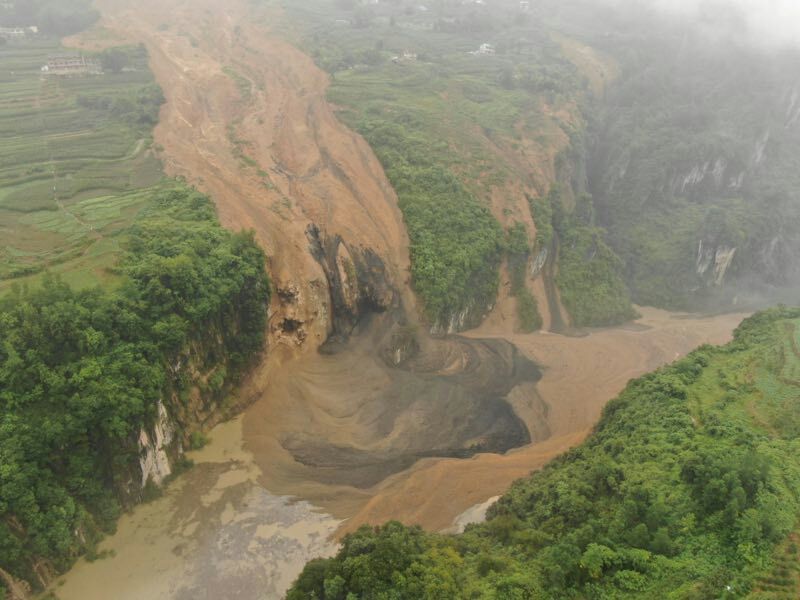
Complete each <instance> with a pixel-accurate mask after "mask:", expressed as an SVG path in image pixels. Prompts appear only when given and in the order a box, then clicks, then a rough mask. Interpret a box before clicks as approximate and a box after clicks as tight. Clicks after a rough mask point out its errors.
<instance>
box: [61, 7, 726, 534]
mask: <svg viewBox="0 0 800 600" xmlns="http://www.w3.org/2000/svg"><path fill="white" fill-rule="evenodd" d="M98 4H99V7H100V9H101V10H102V12H103V20H102V23H101V27H100V28H98V29H96V30H94V31H93V32H89V34H87V35H83V36H80V37H79V38H78V39H76V40H72V41H71V42H70V43H73V44H79V45H81V46H83V47H85V48H94V49H98V48H102V47H105V46H107V45H108V44H109V40H115V43H118V42H119V41H121V40H122V41H128V42H139V41H142V42H143V43H145V44H146V46H147V48H148V50H149V52H150V56H151V68H152V69H153V71H154V73H155V74H156V78H157V81H158V82H159V84H160V85H161V86H162V87H163V89H164V95H165V97H166V99H167V103H166V105H165V106H164V108H163V109H162V115H161V120H160V123H159V125H158V127H157V128H156V132H155V141H156V143H157V144H159V145H160V146H161V147H163V156H164V159H165V162H166V171H167V173H168V174H169V175H178V176H183V177H185V178H186V179H187V180H189V181H190V182H191V183H194V184H196V185H197V186H198V187H199V188H200V189H201V190H203V191H205V192H208V193H209V194H211V195H212V197H213V198H214V199H215V201H216V203H217V205H218V209H219V212H220V218H221V220H222V222H223V223H224V224H225V225H227V226H229V227H232V228H252V229H255V231H256V234H257V237H258V239H259V241H260V242H261V243H262V244H263V245H264V247H265V249H266V250H267V252H268V255H269V257H270V271H271V274H272V276H273V280H274V284H275V288H276V292H277V293H276V294H274V295H273V297H274V301H273V307H272V308H273V313H272V314H273V317H272V321H271V323H270V351H269V353H268V357H267V359H266V361H265V363H264V364H263V365H262V367H260V368H259V369H258V371H257V373H256V374H255V375H254V376H253V377H252V378H251V381H250V383H249V384H248V385H247V387H246V388H245V390H244V391H243V393H244V394H247V395H249V396H250V397H251V398H252V399H253V400H254V404H253V406H252V408H251V409H250V410H249V411H248V413H247V414H246V415H245V420H244V435H245V439H246V443H247V446H248V448H250V449H251V450H252V451H253V453H254V455H255V459H256V462H257V463H258V464H259V466H261V468H262V471H263V482H264V484H265V485H266V486H267V488H268V489H270V490H271V491H274V492H275V493H280V494H297V495H299V496H301V497H304V498H308V499H310V500H312V501H314V502H315V503H317V504H319V505H322V506H324V507H326V508H328V509H329V510H331V511H333V513H334V514H335V515H336V516H337V517H342V518H344V517H353V516H354V515H355V513H356V512H358V511H359V510H362V509H364V508H365V506H368V508H367V509H366V510H368V512H367V513H364V515H363V516H361V517H359V518H356V519H353V520H352V521H351V523H357V522H358V521H359V520H367V519H369V520H372V517H373V516H374V517H375V518H380V519H383V518H388V517H392V516H396V517H401V518H407V519H408V520H410V521H412V522H420V523H422V524H424V525H433V526H441V527H444V526H447V525H449V524H450V522H451V521H452V519H453V518H454V517H455V516H456V515H458V514H459V513H460V512H463V510H465V509H466V508H468V507H469V506H471V505H472V504H475V503H478V502H482V501H484V500H485V499H486V498H487V497H489V496H492V495H495V494H496V493H497V492H499V491H502V489H503V487H504V486H505V485H507V484H508V483H509V482H510V481H511V480H512V479H513V478H515V477H518V476H521V475H524V474H525V473H527V472H528V471H529V470H530V469H533V468H536V467H538V466H540V465H541V464H542V462H543V461H542V457H539V458H535V459H532V460H531V461H530V463H529V464H528V463H527V462H526V461H524V460H523V461H521V460H520V459H519V458H516V457H518V456H520V454H519V453H512V454H511V455H510V456H509V457H508V460H510V461H517V466H516V467H515V468H514V469H509V471H513V475H512V474H511V473H509V475H508V476H506V477H504V476H500V475H499V474H498V475H497V477H496V478H495V479H494V481H493V482H492V483H491V485H490V486H489V487H490V488H491V489H482V488H481V486H479V485H475V486H468V487H470V489H469V490H468V491H467V493H466V494H465V495H464V496H462V497H459V496H458V495H457V494H456V495H454V496H452V497H450V498H449V499H448V500H447V501H446V502H443V503H442V504H441V505H436V506H432V505H431V504H430V502H425V503H424V505H425V506H424V508H423V506H422V505H417V504H416V503H417V502H419V498H418V497H416V496H415V495H414V493H413V492H408V493H407V491H406V490H403V491H396V493H394V494H393V493H392V491H391V490H393V489H394V490H398V486H400V487H402V484H401V483H400V482H401V481H402V480H404V478H405V477H407V476H408V475H407V474H405V473H398V472H400V471H403V469H406V468H407V467H409V466H411V465H412V464H414V463H416V465H417V466H416V467H415V468H414V469H413V470H412V473H411V477H412V478H419V477H420V475H419V473H420V471H425V470H426V469H431V468H432V465H434V466H435V465H437V464H439V462H438V461H436V460H435V459H434V458H433V457H463V456H468V455H471V454H474V453H476V452H479V451H492V452H505V451H507V450H509V449H511V448H514V447H520V446H524V445H526V444H528V443H529V442H530V441H534V442H544V443H546V444H549V445H548V446H547V450H546V451H545V452H544V455H546V456H553V455H555V454H557V453H558V452H560V451H561V450H563V449H565V448H567V447H569V446H571V445H573V444H575V443H576V442H577V441H579V440H580V439H581V437H582V436H583V435H585V434H586V432H587V431H588V429H589V428H590V427H591V425H592V423H593V419H594V418H596V416H597V414H598V413H599V408H600V407H601V406H602V404H603V403H604V402H605V401H606V400H608V399H609V398H610V397H612V396H613V394H614V393H616V392H617V391H618V390H619V389H620V388H621V387H622V385H623V384H624V382H625V381H626V380H627V379H628V378H629V377H632V376H634V375H636V374H639V373H642V372H644V371H646V370H648V369H650V368H652V367H654V366H656V365H657V364H661V363H663V362H665V361H668V360H671V359H673V358H675V356H676V355H677V354H680V353H685V352H687V351H688V350H690V349H691V348H692V347H694V346H695V345H696V344H697V343H701V342H705V341H709V342H722V341H725V339H727V337H728V335H729V333H730V331H731V330H732V328H733V326H734V325H735V324H736V322H737V316H730V317H721V318H717V319H706V320H698V321H697V322H694V323H693V325H692V326H691V327H689V326H685V325H684V323H685V322H683V321H680V320H673V319H670V318H669V317H668V316H666V315H663V314H662V313H658V317H652V318H647V319H646V320H645V323H646V324H647V326H648V327H649V328H650V329H649V330H648V331H644V332H639V331H627V330H617V331H610V332H608V333H604V332H600V333H598V334H596V335H593V336H590V337H588V338H566V337H560V336H548V335H545V334H542V335H537V336H534V337H527V336H520V337H519V338H515V339H514V340H513V341H514V342H515V343H517V344H518V345H519V346H520V347H523V348H524V353H520V352H519V351H518V350H517V349H516V348H515V347H514V346H513V345H512V344H511V343H509V341H507V340H505V339H502V338H504V337H508V335H509V333H510V331H511V330H512V329H513V327H509V326H508V325H505V324H504V323H505V321H503V320H502V319H496V318H493V319H490V320H489V323H492V324H494V325H493V326H492V327H494V329H492V327H490V326H487V327H486V328H485V329H484V330H481V337H482V338H487V339H472V338H466V337H451V338H447V339H446V340H444V341H441V340H430V339H428V337H427V336H426V335H423V334H421V333H419V331H420V326H419V325H418V324H417V323H416V321H415V318H414V316H413V315H414V313H415V306H414V299H413V296H412V295H411V294H410V292H409V291H408V285H407V284H408V269H409V265H408V240H407V238H406V236H405V232H404V226H403V221H402V218H401V215H400V212H399V210H398V209H397V199H396V197H395V195H394V193H393V191H392V189H391V186H390V185H389V183H388V181H387V180H386V178H385V176H384V175H383V171H382V169H381V167H380V164H379V163H378V161H377V160H376V159H375V157H374V155H373V154H372V152H371V150H370V148H369V146H367V144H366V143H365V142H364V141H363V140H362V139H361V138H359V137H358V136H357V135H355V134H354V133H352V132H351V131H350V130H349V129H347V128H346V127H345V126H343V125H342V124H341V123H340V122H339V121H338V120H337V119H336V117H335V115H334V113H333V111H332V109H331V107H330V105H329V104H328V103H327V101H326V98H325V91H326V86H327V81H328V79H327V77H326V76H325V74H324V73H322V72H321V71H320V70H319V69H318V68H317V67H316V66H315V65H314V64H313V62H312V61H311V59H310V58H308V57H307V56H305V55H304V54H303V53H301V52H300V51H299V50H297V49H296V48H294V47H293V46H291V45H290V44H288V43H286V42H285V41H283V40H282V39H280V38H279V37H278V36H277V35H276V33H275V32H274V31H273V30H272V29H271V21H270V16H269V15H270V13H269V12H264V13H258V18H253V17H252V16H251V15H250V13H249V12H248V11H250V10H251V9H250V7H249V6H248V4H247V3H245V2H232V3H226V5H225V6H221V5H220V4H219V3H217V2H213V1H212V0H203V1H199V2H198V1H192V2H188V1H181V0H170V1H168V2H156V1H154V0H147V1H146V2H144V4H143V5H142V6H141V7H137V8H136V9H135V10H134V9H131V8H130V7H128V6H127V3H126V2H122V1H116V0H103V1H101V2H99V3H98ZM310 230H315V231H317V233H316V234H315V235H310V233H309V232H310ZM318 238H321V239H322V244H321V245H322V247H323V256H322V259H323V260H320V256H319V254H317V255H316V256H315V252H313V249H314V248H313V246H314V243H315V239H318ZM330 240H337V243H327V242H329V241H330ZM367 253H371V255H372V256H373V257H377V260H378V262H379V264H380V266H381V269H378V271H379V276H377V280H376V281H372V282H370V283H371V285H370V286H369V289H368V290H366V291H365V290H362V289H358V288H359V282H358V281H356V278H355V277H351V275H350V274H349V273H348V271H351V270H352V268H353V266H355V267H358V266H359V265H360V263H361V262H362V259H363V258H364V257H365V256H366V254H367ZM348 265H350V266H348ZM374 271H375V270H374V269H373V271H371V273H372V274H373V276H374ZM362 279H363V278H362ZM352 288H356V290H355V291H354V290H353V289H352ZM376 290H378V291H376ZM337 300H338V305H337ZM365 307H366V308H365ZM333 309H337V310H336V313H335V314H334V315H333V318H332V319H329V318H328V315H329V314H330V312H331V311H333ZM370 309H377V310H379V311H385V313H384V314H380V315H377V316H374V317H373V318H371V319H370V318H366V317H368V315H369V312H370ZM498 310H501V308H498ZM344 313H348V314H351V315H352V316H353V317H354V318H353V319H351V320H350V321H346V320H344V319H342V318H341V315H342V314H344ZM360 316H361V317H365V318H364V319H362V323H361V325H360V326H359V327H358V329H357V330H356V331H354V332H352V333H353V335H352V337H351V338H350V341H349V342H347V341H345V342H343V343H341V344H339V345H338V346H337V347H335V348H333V349H332V351H331V352H330V353H326V354H320V353H318V352H317V351H316V347H317V346H318V345H319V344H321V343H322V342H323V341H324V340H325V339H327V337H328V336H329V334H331V333H338V334H341V336H340V337H341V338H342V339H346V338H347V335H348V334H349V333H351V331H350V327H349V326H352V323H353V322H354V321H355V320H357V318H358V317H360ZM329 320H330V321H331V322H332V324H331V325H329V323H328V321H329ZM403 328H407V329H411V330H413V331H416V332H417V334H416V336H415V337H416V338H417V340H418V343H419V346H420V348H419V350H418V353H416V354H414V352H411V353H410V356H408V357H407V358H403V359H402V360H400V361H399V363H400V364H399V365H395V364H393V363H394V362H395V361H394V359H393V357H392V353H393V352H395V351H397V350H398V348H399V349H400V350H401V354H402V348H401V346H402V342H398V340H397V339H396V334H397V331H398V329H403ZM488 338H495V339H492V340H489V339H488ZM592 340H596V342H597V344H593V343H592ZM564 346H565V347H564ZM572 353H575V356H581V357H582V358H583V359H582V360H574V359H573V358H572V357H570V356H569V355H570V354H572ZM623 357H625V358H627V359H630V360H629V361H626V360H624V358H623ZM533 360H535V361H536V362H537V363H538V364H540V365H543V366H544V367H545V369H546V370H545V378H544V380H543V381H542V382H541V384H540V390H548V393H547V394H546V395H545V394H544V393H542V392H541V391H540V392H537V391H536V386H535V385H533V384H534V383H535V382H536V380H537V379H538V378H539V372H538V368H537V367H536V366H535V365H534V363H533V362H532V361H533ZM562 360H563V361H564V365H565V366H564V367H563V368H568V369H570V372H569V373H570V374H569V377H563V376H562V377H559V378H558V380H557V382H553V383H550V386H551V387H550V388H547V387H546V386H547V385H548V377H547V373H548V371H547V369H548V368H555V365H558V368H559V369H560V368H562V366H561V362H560V361H562ZM551 365H552V366H551ZM566 365H569V366H568V367H566ZM551 372H552V371H551ZM556 372H558V371H556ZM595 377H600V379H599V380H595V379H594V378H595ZM576 382H582V384H581V385H578V386H577V387H576ZM511 407H513V408H514V410H511ZM444 423H446V424H447V425H446V426H445V425H443V424H444ZM554 423H555V424H556V426H557V428H555V429H554V427H553V424H554ZM554 431H557V433H558V434H559V437H558V438H557V440H556V441H554V440H552V439H550V440H548V439H547V438H549V437H551V436H552V435H553V432H554ZM529 447H530V448H541V446H539V444H538V443H536V444H533V445H532V446H529ZM538 451H539V450H537V452H538ZM420 458H426V460H423V461H422V462H417V461H418V459H420ZM482 460H490V461H493V460H498V461H500V460H502V459H501V458H498V457H495V458H488V459H487V458H484V457H483V455H482V456H481V457H480V458H476V459H473V460H468V461H456V462H453V463H451V462H450V461H445V462H444V463H442V464H446V465H448V468H450V467H449V466H450V465H452V464H455V465H459V464H463V465H473V466H475V468H476V469H483V468H484V467H483V465H482ZM520 463H521V464H520ZM462 469H464V471H465V472H464V481H470V480H471V479H473V476H472V475H471V474H470V473H469V468H463V467H462ZM455 472H457V470H454V473H455ZM392 474H395V475H394V477H393V478H391V479H390V480H386V477H387V476H389V475H392ZM435 477H436V476H434V478H435ZM447 485H448V486H452V488H453V489H458V488H459V487H461V485H460V484H459V482H458V479H457V478H454V479H453V480H452V481H449V482H448V484H447ZM442 487H443V488H446V486H442ZM376 494H378V495H379V496H380V498H381V499H379V500H374V499H373V496H375V495H376ZM390 497H391V500H386V498H390ZM404 498H405V500H404ZM384 502H387V503H388V505H391V506H393V507H395V509H396V512H394V509H390V508H387V509H384V508H376V506H379V505H382V503H384ZM404 503H408V505H409V508H407V509H406V510H404V509H403V508H402V507H401V505H402V504H404ZM411 505H415V506H416V508H415V509H413V510H412V509H411V508H410V507H411ZM369 511H371V512H369ZM367 515H370V516H369V517H368V516H367Z"/></svg>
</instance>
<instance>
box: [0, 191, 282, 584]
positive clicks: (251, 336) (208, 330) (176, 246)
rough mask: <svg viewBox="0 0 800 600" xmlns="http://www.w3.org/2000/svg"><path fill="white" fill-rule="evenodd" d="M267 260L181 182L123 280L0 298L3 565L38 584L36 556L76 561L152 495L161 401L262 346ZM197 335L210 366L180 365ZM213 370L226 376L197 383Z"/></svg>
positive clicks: (236, 370) (139, 225) (47, 287)
mask: <svg viewBox="0 0 800 600" xmlns="http://www.w3.org/2000/svg"><path fill="white" fill-rule="evenodd" d="M264 262H265V258H264V254H263V252H262V251H261V249H260V248H259V247H258V245H257V244H256V243H255V241H254V240H253V237H252V235H251V234H248V233H238V234H233V233H230V232H228V231H226V230H224V229H222V227H221V226H220V225H219V223H218V221H217V218H216V213H215V210H214V207H213V204H212V203H211V201H210V200H209V199H208V198H207V197H205V196H203V195H201V194H199V193H197V192H195V191H192V190H190V189H188V188H186V187H185V186H183V185H181V184H175V185H173V186H172V187H171V188H168V189H165V190H163V191H160V192H158V193H157V194H155V195H154V196H153V197H152V198H150V203H149V205H148V206H147V208H145V209H143V210H142V211H141V212H140V213H139V215H138V216H137V218H136V219H135V222H134V223H133V225H132V226H131V227H130V229H129V230H128V232H127V235H126V242H125V244H124V254H123V255H122V257H121V259H120V261H119V263H118V265H117V266H116V267H115V268H116V270H117V271H118V275H119V277H120V278H121V283H120V284H119V285H118V286H116V287H115V288H113V289H108V288H90V289H86V290H82V291H75V290H74V289H72V288H71V287H70V286H69V285H68V284H67V283H66V282H65V281H63V280H61V279H59V278H58V277H55V276H52V275H49V276H45V277H44V278H43V280H42V284H41V286H37V287H31V288H28V287H27V286H20V285H16V286H14V288H13V289H12V290H11V292H10V293H8V294H6V295H5V296H4V297H3V298H2V299H0V557H2V568H3V569H5V570H7V571H9V572H11V573H12V574H13V575H15V576H17V577H19V578H22V579H25V580H28V581H32V582H35V581H36V580H37V579H36V576H35V573H34V571H33V568H34V565H35V563H36V562H37V561H39V560H46V561H48V563H49V564H50V565H52V566H53V567H55V568H56V569H57V570H59V571H61V570H64V569H66V568H67V567H68V566H69V565H70V564H71V563H72V562H73V561H74V560H75V559H76V558H77V557H78V556H79V555H80V554H82V553H84V552H87V551H88V552H90V554H91V552H92V550H93V547H94V545H95V544H96V542H97V541H98V539H99V538H100V536H101V535H102V534H104V533H107V532H110V531H113V530H114V527H115V522H116V518H117V517H118V516H119V514H120V510H121V509H122V508H123V504H124V503H125V502H129V501H131V500H134V501H135V500H137V499H138V498H139V497H140V495H141V491H134V493H133V497H131V493H130V491H129V490H127V488H126V483H125V482H126V481H127V479H128V478H129V477H130V474H131V473H133V472H135V471H136V469H137V468H138V459H139V448H138V445H137V439H138V433H139V431H140V429H141V428H142V427H148V426H149V425H151V424H152V423H153V421H154V419H155V417H156V415H157V403H158V402H159V401H162V400H169V399H170V398H173V399H177V400H178V401H182V400H183V399H184V398H188V392H189V390H190V389H191V388H193V387H196V386H198V385H200V386H204V385H209V386H212V385H213V386H214V389H213V390H209V391H210V392H211V393H213V392H215V391H219V390H222V389H226V386H230V384H232V383H235V382H236V381H237V379H238V377H239V376H240V375H241V374H242V373H243V372H244V369H245V368H246V367H247V366H248V365H249V364H251V362H252V361H253V360H254V358H255V357H256V356H257V355H258V354H259V353H260V351H261V350H262V348H263V346H264V331H265V328H266V305H267V302H268V298H269V284H268V280H267V276H266V274H265V270H264ZM217 335H219V336H220V337H221V339H222V341H221V345H220V343H219V342H218V341H216V340H209V339H207V338H208V337H209V336H210V337H215V338H216V336H217ZM189 345H192V346H200V347H205V348H207V349H208V350H207V353H206V355H204V356H202V359H201V364H199V365H195V367H196V369H194V370H192V369H188V368H187V369H184V370H183V371H179V372H177V373H176V372H174V371H173V369H170V368H168V364H169V363H170V362H173V363H174V359H175V357H177V356H178V355H179V354H180V353H182V352H185V351H186V349H187V347H188V346H189ZM203 372H213V373H217V374H218V377H217V378H216V379H218V381H214V377H211V378H210V381H209V382H208V383H207V384H204V383H202V382H201V381H196V380H194V377H195V375H193V373H203ZM217 400H219V398H217ZM168 410H169V405H168ZM185 433H187V434H188V433H189V432H185ZM0 590H2V588H1V587H0ZM1 594H2V592H1V591H0V597H1Z"/></svg>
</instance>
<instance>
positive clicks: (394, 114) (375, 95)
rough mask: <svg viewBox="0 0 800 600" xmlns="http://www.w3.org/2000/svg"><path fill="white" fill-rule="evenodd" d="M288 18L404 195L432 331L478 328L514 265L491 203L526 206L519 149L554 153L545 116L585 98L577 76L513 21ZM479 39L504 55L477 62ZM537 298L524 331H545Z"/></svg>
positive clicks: (338, 8)
mask: <svg viewBox="0 0 800 600" xmlns="http://www.w3.org/2000/svg"><path fill="white" fill-rule="evenodd" d="M285 9H286V12H287V14H288V15H289V17H290V19H291V25H290V27H294V28H296V27H303V28H304V29H303V31H302V32H301V33H300V35H299V37H300V38H301V39H302V43H303V44H304V46H305V47H306V48H307V49H308V51H309V53H311V54H312V55H313V56H314V58H315V59H316V61H317V63H318V64H319V65H320V66H322V67H323V68H324V69H326V70H327V71H328V72H330V73H331V74H332V75H333V81H332V85H331V88H330V90H329V96H330V99H331V101H332V102H333V103H334V104H335V105H336V106H337V107H340V108H341V109H342V110H341V112H340V115H341V117H342V119H343V120H344V121H345V122H346V123H347V124H348V125H349V126H351V127H352V128H353V129H355V130H356V131H358V132H359V133H361V134H362V135H363V136H364V137H365V138H366V139H367V141H368V142H369V143H370V145H371V146H372V148H373V149H374V151H375V153H376V154H377V156H378V158H379V159H380V161H381V163H382V164H383V167H384V169H385V170H386V173H387V176H388V178H389V180H390V182H391V183H392V185H393V187H394V188H395V189H396V191H397V193H398V196H399V200H400V208H401V210H402V211H403V215H404V217H405V221H406V225H407V228H408V232H409V236H410V239H411V262H412V282H413V285H414V288H415V290H416V291H417V293H418V294H419V296H420V298H421V299H422V300H423V303H424V306H425V311H426V313H427V316H428V318H429V320H430V321H431V322H432V323H433V324H434V325H438V326H440V327H445V326H448V325H449V324H450V323H451V322H452V320H453V319H454V318H455V319H456V320H458V318H459V317H461V316H463V315H466V323H464V324H463V325H465V326H470V325H475V324H477V323H478V322H479V321H480V318H481V317H482V315H483V313H484V312H485V310H486V309H487V308H488V307H489V306H490V305H491V304H492V303H493V302H494V301H495V298H496V295H497V285H498V270H499V266H500V263H501V259H502V256H503V231H502V227H501V226H500V224H499V223H498V221H497V219H496V218H495V216H493V214H492V212H491V211H490V210H489V206H490V202H492V201H493V198H498V197H502V198H504V199H507V200H506V203H507V205H508V206H516V205H515V203H514V200H515V199H516V198H515V195H516V194H518V191H517V189H518V187H517V184H518V182H523V184H524V185H531V184H530V179H531V177H530V173H529V169H527V168H526V166H525V165H524V164H523V163H524V162H525V160H528V159H526V158H521V157H520V152H521V150H522V143H523V141H526V137H529V140H527V141H528V142H529V145H528V152H531V153H533V152H535V151H536V150H534V141H533V139H534V138H535V139H536V140H537V141H536V142H535V143H537V144H538V143H540V144H541V145H540V146H538V147H537V148H542V149H543V148H545V147H546V146H547V143H548V142H549V139H548V138H549V137H550V136H552V137H557V136H559V134H561V123H559V122H557V121H556V120H555V119H551V118H550V117H549V116H548V115H547V114H546V111H545V110H544V109H543V105H545V104H547V105H551V106H561V104H562V103H564V102H566V100H567V99H568V98H569V95H570V94H572V93H574V91H575V90H576V89H577V83H576V81H575V77H574V69H573V68H572V66H571V65H570V64H569V63H568V62H567V61H565V60H564V59H563V58H562V57H561V55H560V52H559V50H558V47H557V45H556V44H555V43H554V42H553V41H552V40H551V39H550V37H549V34H548V33H547V31H546V30H544V29H543V28H542V27H541V26H540V25H539V24H538V23H535V22H533V21H528V20H527V19H526V18H525V16H524V15H522V16H520V15H519V14H518V12H517V11H516V10H515V9H507V8H502V9H497V8H496V7H495V8H493V9H492V10H488V9H486V8H485V7H479V6H473V7H471V8H470V7H466V6H461V5H457V4H450V5H442V6H440V7H438V8H437V10H436V11H433V10H431V11H427V10H426V9H424V7H423V8H419V7H416V6H415V7H411V6H402V5H394V4H391V3H381V4H379V5H374V6H373V5H371V6H356V4H355V3H349V2H327V1H321V0H319V1H314V2H311V3H289V4H287V5H286V6H285ZM478 13H479V14H478ZM478 32H480V35H485V36H486V40H485V41H487V42H493V43H495V45H496V46H497V53H496V54H495V55H491V56H489V55H483V56H470V55H469V54H468V53H469V52H470V51H475V50H477V47H478V43H479V42H478V43H476V33H478ZM478 37H480V36H478ZM529 132H535V133H530V135H529V136H528V133H529ZM542 155H543V156H546V151H544V150H543V151H542ZM543 160H545V159H543ZM512 190H513V191H512ZM520 216H521V215H520ZM509 220H510V219H509ZM532 300H533V297H532V296H527V295H526V294H525V293H524V292H521V301H520V305H521V306H522V310H523V313H524V317H523V319H524V321H525V324H524V325H523V327H524V328H526V329H532V328H535V327H536V322H537V317H536V313H537V312H538V311H537V310H536V308H535V304H534V303H533V302H532Z"/></svg>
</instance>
